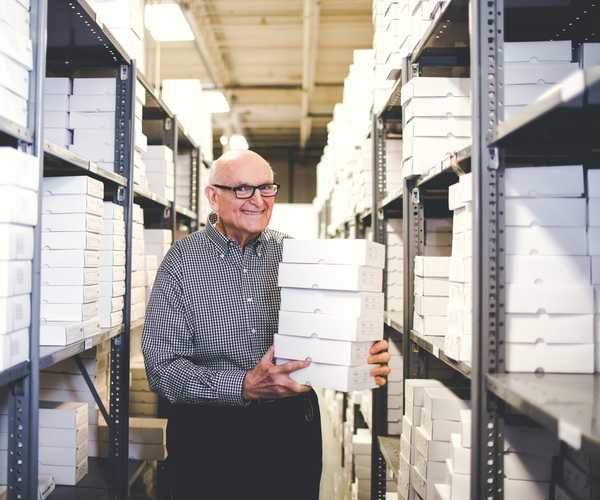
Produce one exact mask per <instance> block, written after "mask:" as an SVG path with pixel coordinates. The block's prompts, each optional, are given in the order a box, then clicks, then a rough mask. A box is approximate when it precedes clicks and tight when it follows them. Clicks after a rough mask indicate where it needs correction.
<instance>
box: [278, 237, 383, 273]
mask: <svg viewBox="0 0 600 500" xmlns="http://www.w3.org/2000/svg"><path fill="white" fill-rule="evenodd" d="M282 262H289V263H312V264H348V265H359V266H370V267H378V268H383V267H384V266H385V246H384V245H381V244H379V243H373V242H371V241H368V240H343V239H330V240H296V239H285V240H283V256H282Z"/></svg>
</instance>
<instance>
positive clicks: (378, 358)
mask: <svg viewBox="0 0 600 500" xmlns="http://www.w3.org/2000/svg"><path fill="white" fill-rule="evenodd" d="M369 353H370V354H371V355H370V356H369V359H368V363H369V364H370V365H379V366H378V367H376V368H372V369H371V376H372V377H375V383H376V384H377V385H379V386H383V385H385V384H386V383H387V376H388V375H389V373H390V372H391V371H392V370H391V369H390V367H389V366H388V365H387V364H388V361H389V360H390V353H389V352H388V343H387V340H379V341H378V342H375V343H374V344H373V345H372V346H371V349H370V350H369Z"/></svg>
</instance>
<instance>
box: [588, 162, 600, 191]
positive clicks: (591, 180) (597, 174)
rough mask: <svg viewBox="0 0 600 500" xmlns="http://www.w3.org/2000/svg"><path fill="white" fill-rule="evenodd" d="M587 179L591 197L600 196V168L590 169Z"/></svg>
mask: <svg viewBox="0 0 600 500" xmlns="http://www.w3.org/2000/svg"><path fill="white" fill-rule="evenodd" d="M587 180H588V182H587V184H588V196H589V197H590V198H600V170H593V169H590V170H588V172H587Z"/></svg>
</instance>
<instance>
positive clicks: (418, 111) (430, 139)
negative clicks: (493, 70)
mask: <svg viewBox="0 0 600 500" xmlns="http://www.w3.org/2000/svg"><path fill="white" fill-rule="evenodd" d="M470 89H471V80H470V79H469V78H442V77H439V78H436V77H416V78H413V79H412V80H410V81H409V82H408V83H407V84H406V85H404V86H403V87H402V91H401V103H402V107H403V110H404V113H405V115H406V118H405V126H404V129H403V138H404V140H403V143H404V148H403V161H404V168H403V174H404V176H410V175H422V174H427V173H428V172H429V170H430V169H431V168H433V167H439V166H440V165H441V162H442V160H443V159H444V158H446V157H447V156H449V155H450V154H452V153H455V152H457V151H459V150H461V149H462V148H464V147H465V146H468V145H469V144H470V143H471V104H470V102H471V99H470V97H469V96H470Z"/></svg>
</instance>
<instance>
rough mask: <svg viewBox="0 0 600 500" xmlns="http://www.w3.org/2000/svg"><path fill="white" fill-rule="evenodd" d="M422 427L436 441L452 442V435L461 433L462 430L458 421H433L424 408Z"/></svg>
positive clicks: (422, 409)
mask: <svg viewBox="0 0 600 500" xmlns="http://www.w3.org/2000/svg"><path fill="white" fill-rule="evenodd" d="M421 426H422V427H423V428H424V430H425V432H426V433H427V434H428V435H429V436H431V439H432V440H434V441H448V442H450V435H451V434H452V433H459V432H460V429H461V425H460V422H458V421H454V420H439V419H437V420H435V419H432V418H431V414H430V413H429V411H428V410H426V409H425V408H424V407H423V408H421Z"/></svg>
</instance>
